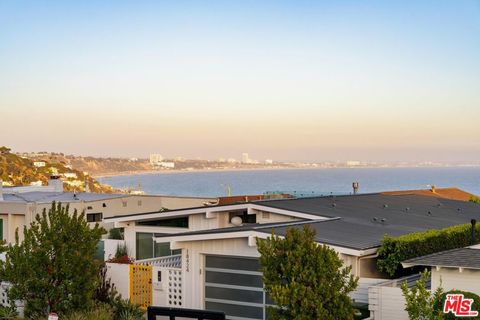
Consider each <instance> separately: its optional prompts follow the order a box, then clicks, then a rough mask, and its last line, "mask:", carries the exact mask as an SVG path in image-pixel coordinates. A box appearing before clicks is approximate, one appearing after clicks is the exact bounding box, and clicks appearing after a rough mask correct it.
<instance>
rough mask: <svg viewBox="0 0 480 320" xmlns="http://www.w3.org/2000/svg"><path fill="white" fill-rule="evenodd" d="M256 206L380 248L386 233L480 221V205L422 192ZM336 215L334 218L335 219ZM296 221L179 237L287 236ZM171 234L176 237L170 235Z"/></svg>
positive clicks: (348, 241)
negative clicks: (297, 215) (303, 217)
mask: <svg viewBox="0 0 480 320" xmlns="http://www.w3.org/2000/svg"><path fill="white" fill-rule="evenodd" d="M254 203H255V204H258V205H262V206H266V207H270V208H277V209H284V210H290V211H296V212H302V213H308V214H312V215H317V216H322V217H327V218H331V219H328V220H320V221H319V220H315V221H304V222H302V223H301V224H309V225H311V226H312V227H313V228H314V229H315V230H316V233H317V241H318V242H320V243H326V244H330V245H337V246H342V247H346V248H352V249H358V250H365V249H369V248H374V247H378V246H379V245H380V244H381V241H382V239H383V237H384V235H386V234H388V235H390V236H400V235H403V234H408V233H413V232H420V231H425V230H430V229H442V228H446V227H449V226H454V225H459V224H468V223H470V221H471V219H477V220H480V205H479V204H474V203H470V202H464V201H457V200H450V199H443V198H436V197H429V196H421V195H395V196H392V195H384V194H364V195H350V196H335V197H313V198H300V199H285V200H269V201H256V202H254ZM332 218H336V219H332ZM289 227H300V225H298V221H297V224H289V223H276V224H262V225H259V224H254V225H244V226H241V227H233V228H220V229H213V230H212V229H211V230H200V231H192V232H187V233H183V234H176V235H175V236H185V235H194V234H214V233H225V232H235V231H247V230H255V231H258V232H264V233H271V232H272V229H274V230H275V233H276V234H279V235H284V234H285V233H286V229H287V228H289ZM169 236H172V235H169Z"/></svg>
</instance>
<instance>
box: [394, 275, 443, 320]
mask: <svg viewBox="0 0 480 320" xmlns="http://www.w3.org/2000/svg"><path fill="white" fill-rule="evenodd" d="M429 278H430V272H429V271H428V270H426V269H425V271H424V272H422V273H421V274H420V279H419V280H418V281H417V282H416V283H415V285H414V286H413V287H412V288H411V289H409V288H408V284H407V282H406V281H405V282H404V283H402V286H401V288H402V293H403V296H404V297H405V301H406V304H405V311H407V312H408V317H409V319H410V320H442V319H443V312H442V308H441V307H440V308H438V305H439V303H440V302H441V301H442V295H443V289H442V287H441V286H439V287H438V288H437V290H435V292H433V293H432V292H431V291H430V290H429V289H427V281H428V279H429Z"/></svg>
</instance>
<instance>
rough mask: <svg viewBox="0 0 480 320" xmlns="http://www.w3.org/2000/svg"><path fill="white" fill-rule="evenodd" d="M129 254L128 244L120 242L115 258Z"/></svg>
mask: <svg viewBox="0 0 480 320" xmlns="http://www.w3.org/2000/svg"><path fill="white" fill-rule="evenodd" d="M124 256H128V248H127V245H126V244H120V243H119V244H118V245H117V250H116V251H115V258H120V257H124Z"/></svg>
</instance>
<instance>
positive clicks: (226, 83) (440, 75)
mask: <svg viewBox="0 0 480 320" xmlns="http://www.w3.org/2000/svg"><path fill="white" fill-rule="evenodd" d="M479 34H480V2H478V1H474V0H471V1H468V0H466V1H454V0H451V1H433V0H432V1H415V2H405V1H368V2H359V1H322V2H310V1H290V2H288V1H262V2H254V1H252V2H248V1H247V2H245V1H238V2H222V1H212V2H208V3H204V2H157V1H135V2H133V1H131V2H128V1H102V2H97V1H81V2H53V1H46V2H37V1H3V2H0V145H5V146H8V147H11V148H12V149H13V150H14V151H19V152H23V151H42V150H45V151H53V152H63V153H66V154H75V155H91V156H103V157H108V156H111V157H142V158H147V157H149V155H150V154H152V153H160V154H162V155H164V156H171V157H176V156H182V157H185V158H192V159H193V158H197V157H200V158H203V159H218V158H221V157H222V158H225V159H228V158H236V159H238V160H241V154H242V153H248V154H249V156H250V157H251V158H252V159H258V160H264V159H274V160H276V161H305V162H315V161H334V160H339V161H349V160H350V161H387V162H389V161H438V162H453V161H476V160H479V158H480V157H479V155H480V124H479V119H480V59H479V57H480V37H479V36H478V35H479Z"/></svg>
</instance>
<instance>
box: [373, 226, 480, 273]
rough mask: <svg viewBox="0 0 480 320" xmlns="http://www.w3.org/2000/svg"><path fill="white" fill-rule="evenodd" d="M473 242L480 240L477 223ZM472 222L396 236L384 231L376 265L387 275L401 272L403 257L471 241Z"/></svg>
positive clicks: (412, 256) (451, 247)
mask: <svg viewBox="0 0 480 320" xmlns="http://www.w3.org/2000/svg"><path fill="white" fill-rule="evenodd" d="M476 229H477V232H476V237H477V238H476V239H475V242H476V243H478V242H479V241H480V225H479V224H477V226H476ZM471 231H472V226H471V224H462V225H457V226H452V227H448V228H444V229H440V230H428V231H424V232H415V233H410V234H406V235H403V236H399V237H390V236H388V235H386V236H385V237H384V238H383V241H382V245H381V246H380V248H379V250H378V260H377V267H378V270H379V271H382V272H385V273H387V274H388V275H390V276H392V277H393V276H395V275H397V276H398V275H400V271H401V265H400V264H401V263H402V261H404V260H407V259H410V258H415V257H420V256H424V255H427V254H431V253H435V252H440V251H444V250H449V249H456V248H463V247H466V246H469V245H471V244H472V232H471Z"/></svg>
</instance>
